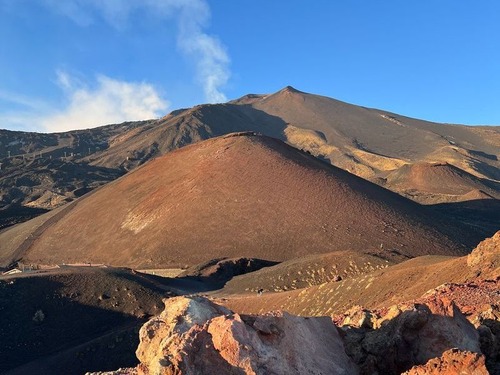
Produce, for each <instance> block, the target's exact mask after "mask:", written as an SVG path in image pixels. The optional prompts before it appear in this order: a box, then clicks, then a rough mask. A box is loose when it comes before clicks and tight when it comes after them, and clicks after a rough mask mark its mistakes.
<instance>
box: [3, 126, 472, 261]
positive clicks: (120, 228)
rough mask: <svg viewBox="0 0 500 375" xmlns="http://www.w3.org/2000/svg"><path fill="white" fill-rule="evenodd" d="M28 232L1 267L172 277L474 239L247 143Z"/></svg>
mask: <svg viewBox="0 0 500 375" xmlns="http://www.w3.org/2000/svg"><path fill="white" fill-rule="evenodd" d="M36 223H37V224H35V223H34V222H27V223H23V224H21V225H19V226H17V227H15V228H12V229H11V230H7V231H4V232H3V233H1V234H0V261H1V262H2V263H3V264H5V265H7V264H10V263H12V262H13V261H16V260H18V259H21V258H22V259H23V260H24V261H25V262H30V263H36V264H61V263H63V262H66V263H78V262H92V263H105V264H110V265H119V266H130V267H136V268H139V267H146V268H148V267H149V268H161V267H164V268H169V267H170V268H179V266H181V267H182V266H184V265H194V264H198V263H201V262H204V261H208V260H210V259H214V258H220V257H230V258H234V257H254V258H261V259H268V260H274V261H281V260H287V259H292V258H295V257H299V256H305V255H309V254H314V253H326V252H331V251H334V250H354V251H358V252H372V253H381V254H382V256H383V255H384V254H388V253H393V252H395V253H399V254H402V255H403V256H406V257H414V256H417V255H423V254H449V255H457V254H464V253H465V252H466V251H467V248H468V247H469V248H470V247H472V246H473V245H475V243H476V241H477V240H478V238H480V235H479V234H478V233H475V232H474V231H473V230H472V229H470V230H468V229H467V228H462V227H461V226H459V225H455V224H454V223H451V222H448V221H447V220H445V219H444V218H443V217H440V216H439V215H437V214H436V213H435V212H432V211H429V210H428V209H427V208H425V207H422V206H420V205H418V204H416V203H414V202H412V201H410V200H407V199H405V198H402V197H400V196H398V195H397V194H394V193H392V192H390V191H389V190H386V189H383V188H381V187H379V186H377V185H375V184H372V183H370V182H368V181H366V180H363V179H361V178H359V177H357V176H354V175H352V174H350V173H348V172H346V171H343V170H341V169H339V168H336V167H333V166H331V165H329V164H327V163H324V162H322V161H320V160H318V159H317V158H315V157H313V156H311V155H309V154H307V153H305V152H301V151H299V150H297V149H295V148H293V147H290V146H288V145H286V144H285V143H283V142H281V141H279V140H277V139H273V138H269V137H265V136H260V135H257V134H254V133H235V134H232V135H228V136H223V137H218V138H215V139H211V140H208V141H205V142H200V143H197V144H195V145H191V146H187V147H183V148H182V149H179V150H176V151H174V152H171V153H169V154H167V155H165V156H163V157H160V158H157V159H155V160H153V161H151V162H150V163H148V164H146V165H144V166H142V167H140V168H138V169H136V170H134V171H133V172H131V173H129V174H127V175H126V176H124V177H123V178H121V179H119V180H116V181H114V182H112V183H110V184H108V185H106V186H105V187H103V188H100V189H98V191H93V192H91V193H89V194H88V195H86V196H85V197H82V198H81V199H79V200H78V201H75V202H72V203H70V204H69V205H67V206H65V207H63V209H61V210H59V211H57V213H56V212H51V213H49V214H46V215H44V217H40V218H37V219H36ZM75 228H78V230H75ZM358 228H363V232H362V233H361V232H360V231H359V229H358ZM0 264H1V263H0Z"/></svg>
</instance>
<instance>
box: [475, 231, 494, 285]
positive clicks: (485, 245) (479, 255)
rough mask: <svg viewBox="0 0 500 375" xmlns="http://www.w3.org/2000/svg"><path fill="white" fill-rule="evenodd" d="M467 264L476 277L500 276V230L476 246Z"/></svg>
mask: <svg viewBox="0 0 500 375" xmlns="http://www.w3.org/2000/svg"><path fill="white" fill-rule="evenodd" d="M467 265H468V266H469V267H470V269H471V273H472V274H473V276H474V277H476V278H481V279H497V278H499V277H500V231H498V232H496V233H495V235H494V236H493V237H490V238H487V239H485V240H484V241H482V242H481V243H479V245H477V246H476V248H475V249H474V250H473V251H472V253H470V254H469V255H468V256H467Z"/></svg>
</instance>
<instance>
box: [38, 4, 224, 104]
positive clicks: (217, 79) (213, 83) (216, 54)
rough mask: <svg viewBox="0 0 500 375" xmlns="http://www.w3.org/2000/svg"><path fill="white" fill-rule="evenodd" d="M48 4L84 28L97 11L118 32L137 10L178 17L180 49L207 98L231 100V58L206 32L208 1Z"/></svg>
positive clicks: (208, 11) (208, 16)
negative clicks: (228, 85)
mask: <svg viewBox="0 0 500 375" xmlns="http://www.w3.org/2000/svg"><path fill="white" fill-rule="evenodd" d="M45 4H46V5H47V6H49V7H50V8H51V9H53V10H54V11H56V12H58V13H60V14H62V15H64V16H67V17H69V18H71V19H72V20H73V21H74V22H75V23H77V24H79V25H81V26H86V25H88V24H91V23H92V22H94V17H95V13H96V11H97V13H98V14H99V15H100V16H101V17H102V18H104V19H105V20H106V22H108V23H109V24H111V25H113V27H115V28H117V29H122V28H124V27H125V26H126V24H127V21H128V18H129V16H130V14H131V13H132V12H134V11H137V10H141V11H146V12H148V13H150V14H151V15H153V16H155V17H159V18H160V19H165V20H167V19H170V18H175V19H176V20H177V21H178V35H177V44H178V47H179V49H180V51H181V52H182V53H183V54H185V55H186V56H187V57H188V58H190V59H191V60H192V61H193V62H194V63H195V65H196V76H197V80H198V81H199V82H200V83H201V85H202V87H203V91H204V94H205V99H206V100H207V101H208V102H210V103H215V102H225V101H227V98H226V96H225V95H224V93H223V92H222V88H223V87H224V85H225V84H226V83H227V82H228V80H229V77H230V70H229V62H230V59H229V56H228V53H227V51H226V49H225V47H224V46H223V44H222V43H221V42H220V41H219V40H218V39H217V38H216V37H214V36H211V35H208V34H207V33H206V32H205V31H204V29H205V28H206V26H207V24H208V22H209V20H210V17H211V15H210V8H209V6H208V4H207V2H206V1H205V0H64V1H62V0H45Z"/></svg>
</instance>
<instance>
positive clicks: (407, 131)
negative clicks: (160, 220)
mask: <svg viewBox="0 0 500 375" xmlns="http://www.w3.org/2000/svg"><path fill="white" fill-rule="evenodd" d="M239 131H256V132H260V133H263V134H266V135H268V136H272V137H276V138H279V139H281V140H283V141H286V142H288V143H289V144H291V145H293V146H295V147H297V148H300V149H304V150H306V151H308V152H310V153H311V154H313V155H315V156H318V157H320V158H322V159H324V160H326V161H328V162H330V163H332V164H333V165H336V166H338V167H341V168H343V169H346V170H348V171H350V172H352V173H354V174H357V175H359V176H361V177H364V178H369V179H372V180H373V181H376V182H378V183H381V184H383V185H384V186H386V187H387V188H389V189H392V190H394V191H398V192H402V193H405V194H408V196H409V197H411V198H412V199H415V200H417V201H420V202H423V203H436V202H443V201H456V200H460V199H462V200H463V199H470V197H469V196H468V195H467V194H468V193H467V192H466V193H465V194H464V193H462V192H461V190H460V189H459V190H460V191H458V190H453V191H452V192H451V193H446V194H443V193H442V192H437V193H434V195H429V192H427V191H421V190H420V189H419V186H414V185H413V183H414V181H413V180H412V178H411V176H408V177H405V175H406V174H405V171H406V169H408V168H412V165H414V164H415V165H417V166H418V165H419V163H421V162H425V163H449V164H450V165H452V166H453V167H454V168H455V169H456V170H458V171H459V174H467V173H468V174H470V175H471V176H473V177H474V178H475V179H476V180H474V181H473V180H470V179H467V178H466V179H464V180H463V181H462V182H464V184H463V186H461V189H462V190H464V189H465V190H467V191H468V192H470V191H475V190H477V189H478V186H479V185H481V186H483V185H486V186H487V188H485V189H486V190H485V192H486V193H487V194H491V190H493V196H495V197H497V198H498V189H499V187H498V181H499V180H500V172H499V168H500V164H499V163H500V162H499V158H500V155H499V153H498V150H499V149H500V130H499V127H480V126H477V127H473V126H461V125H449V124H436V123H432V122H428V121H422V120H417V119H411V118H408V117H404V116H401V115H397V114H393V113H388V112H385V111H382V110H377V109H368V108H364V107H359V106H356V105H351V104H348V103H343V102H340V101H338V100H334V99H331V98H327V97H323V96H319V95H313V94H308V93H304V92H300V91H298V90H296V89H294V88H292V87H286V88H284V89H283V90H280V91H278V92H276V93H274V94H272V95H247V96H245V97H243V98H240V99H238V100H234V101H232V102H229V103H225V104H216V105H200V106H196V107H193V108H189V109H182V110H177V111H173V112H172V113H170V114H168V115H167V116H165V117H163V118H161V119H158V120H152V121H143V122H135V123H125V124H119V125H111V126H106V127H100V128H95V129H89V130H83V131H73V132H67V133H58V134H37V133H23V132H9V131H5V130H0V163H1V168H2V169H1V171H0V172H1V173H0V197H3V198H2V200H0V209H2V208H3V209H4V210H6V212H4V216H7V218H6V219H5V220H4V225H8V224H12V223H14V222H16V221H22V220H24V219H25V218H26V216H30V215H33V216H35V215H37V214H39V212H36V211H32V212H31V213H30V215H27V214H26V213H24V214H23V215H22V214H21V212H20V206H21V207H26V205H27V204H29V207H34V208H44V209H47V208H48V209H51V208H53V207H56V206H58V205H60V204H61V203H63V202H65V201H67V200H72V199H74V198H75V197H77V196H79V195H80V194H81V193H82V192H83V191H85V190H89V189H92V188H95V187H96V186H100V185H102V184H103V183H106V182H108V181H111V180H113V179H115V178H116V177H117V176H118V175H120V174H123V173H125V172H126V171H128V170H131V169H133V168H135V167H137V166H138V165H141V164H143V163H145V162H146V161H148V160H151V159H152V158H155V157H158V156H160V155H163V154H165V153H167V152H170V151H172V150H175V149H178V148H180V147H184V146H186V145H189V144H192V143H195V142H198V141H201V140H205V139H208V138H212V137H215V136H220V135H224V134H227V133H231V132H239ZM56 159H57V160H58V162H57V163H56V162H55V160H56ZM64 166H65V167H69V168H70V169H71V172H64V171H60V170H62V169H64V168H63V167H64ZM57 171H60V172H59V175H58V177H57V179H56V180H55V181H52V180H51V176H52V175H53V173H55V172H57ZM393 171H395V172H396V174H397V175H398V176H399V177H398V179H397V181H396V182H395V183H394V184H393V183H392V182H391V180H392V178H387V179H386V177H387V174H389V173H392V172H393ZM398 171H399V172H398ZM393 177H394V176H393ZM448 177H449V176H448V175H444V178H445V179H447V178H448ZM402 178H404V179H406V180H405V181H402V180H401V179H402ZM452 178H453V177H452ZM451 182H453V181H452V180H450V181H448V182H447V181H444V185H450V183H451ZM417 185H418V184H417ZM401 186H404V189H403V188H401ZM480 189H481V188H480ZM424 190H425V189H424ZM13 203H14V206H12V207H11V205H12V204H13ZM7 206H8V207H7ZM0 216H1V215H0ZM0 224H1V223H0Z"/></svg>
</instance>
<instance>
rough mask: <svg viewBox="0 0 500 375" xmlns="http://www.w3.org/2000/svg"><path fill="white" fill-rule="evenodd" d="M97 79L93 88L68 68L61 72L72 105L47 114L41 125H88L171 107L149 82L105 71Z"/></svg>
mask: <svg viewBox="0 0 500 375" xmlns="http://www.w3.org/2000/svg"><path fill="white" fill-rule="evenodd" d="M96 81H97V85H95V87H93V88H90V87H86V86H83V87H81V86H79V85H81V82H79V81H75V80H73V79H72V77H71V76H69V75H68V74H67V73H65V72H58V82H59V84H60V86H61V87H62V88H64V90H65V92H66V95H67V96H68V105H67V107H66V108H65V109H64V110H62V111H59V112H55V113H52V114H50V115H47V116H45V117H43V118H42V119H41V121H40V124H41V126H42V127H43V128H44V129H45V130H46V131H50V132H62V131H67V130H74V129H86V128H91V127H95V126H100V125H105V124H113V123H119V122H123V121H133V120H144V119H150V118H157V117H159V116H161V115H162V114H163V113H165V111H166V110H167V109H168V107H169V103H168V102H167V101H165V100H164V99H162V98H161V96H160V94H159V93H158V91H157V90H156V89H155V88H154V87H153V86H152V85H150V84H148V83H140V82H139V83H137V82H124V81H119V80H115V79H112V78H109V77H106V76H104V75H99V76H98V77H97V79H96ZM75 82H76V83H75Z"/></svg>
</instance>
